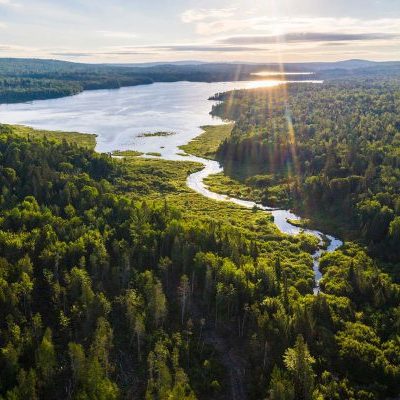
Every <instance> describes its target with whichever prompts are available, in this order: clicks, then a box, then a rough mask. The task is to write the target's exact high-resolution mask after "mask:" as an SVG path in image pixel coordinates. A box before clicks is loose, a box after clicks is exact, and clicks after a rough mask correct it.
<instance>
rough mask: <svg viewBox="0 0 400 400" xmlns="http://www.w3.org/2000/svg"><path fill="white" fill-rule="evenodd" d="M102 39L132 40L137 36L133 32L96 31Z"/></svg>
mask: <svg viewBox="0 0 400 400" xmlns="http://www.w3.org/2000/svg"><path fill="white" fill-rule="evenodd" d="M97 33H98V34H100V35H101V36H103V37H106V38H114V39H134V38H137V37H138V35H137V34H136V33H133V32H116V31H97Z"/></svg>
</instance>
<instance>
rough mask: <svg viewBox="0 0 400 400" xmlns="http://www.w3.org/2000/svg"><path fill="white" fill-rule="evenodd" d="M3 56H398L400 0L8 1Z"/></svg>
mask: <svg viewBox="0 0 400 400" xmlns="http://www.w3.org/2000/svg"><path fill="white" fill-rule="evenodd" d="M0 57H34V58H52V59H61V60H68V61H76V62H90V63H93V62H94V63H104V62H106V63H136V62H154V61H179V60H202V61H213V62H217V61H242V62H243V61H245V62H263V63H264V62H265V63H267V62H300V61H336V60H344V59H354V58H357V59H359V58H362V59H369V60H376V61H384V60H400V0H237V1H234V0H231V1H228V0H213V1H210V0H197V1H194V0H185V1H184V0H130V1H128V0H0Z"/></svg>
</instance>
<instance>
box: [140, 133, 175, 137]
mask: <svg viewBox="0 0 400 400" xmlns="http://www.w3.org/2000/svg"><path fill="white" fill-rule="evenodd" d="M173 135H176V132H145V133H141V134H140V135H139V136H138V137H161V136H173Z"/></svg>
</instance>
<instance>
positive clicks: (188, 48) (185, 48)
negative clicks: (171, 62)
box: [162, 44, 265, 53]
mask: <svg viewBox="0 0 400 400" xmlns="http://www.w3.org/2000/svg"><path fill="white" fill-rule="evenodd" d="M162 48H163V49H165V50H170V51H182V52H197V51H198V52H214V51H218V52H234V53H236V52H246V51H250V52H251V51H265V49H262V48H259V47H248V46H220V45H196V44H195V45H175V46H165V47H162Z"/></svg>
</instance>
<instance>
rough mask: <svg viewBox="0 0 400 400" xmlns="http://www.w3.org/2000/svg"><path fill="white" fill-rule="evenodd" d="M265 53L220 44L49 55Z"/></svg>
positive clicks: (127, 48)
mask: <svg viewBox="0 0 400 400" xmlns="http://www.w3.org/2000/svg"><path fill="white" fill-rule="evenodd" d="M258 51H266V50H265V49H262V48H259V47H249V46H229V45H221V44H215V45H213V44H209V45H201V44H187V45H178V44H177V45H175V44H173V45H153V46H138V47H134V46H125V47H116V48H114V49H113V48H109V49H107V50H98V51H93V52H90V51H88V52H86V51H82V52H75V51H57V52H51V53H50V55H52V56H55V57H79V58H84V57H96V56H132V55H161V54H164V55H165V54H169V53H171V52H175V53H196V52H198V53H214V52H218V53H243V52H258Z"/></svg>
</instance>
